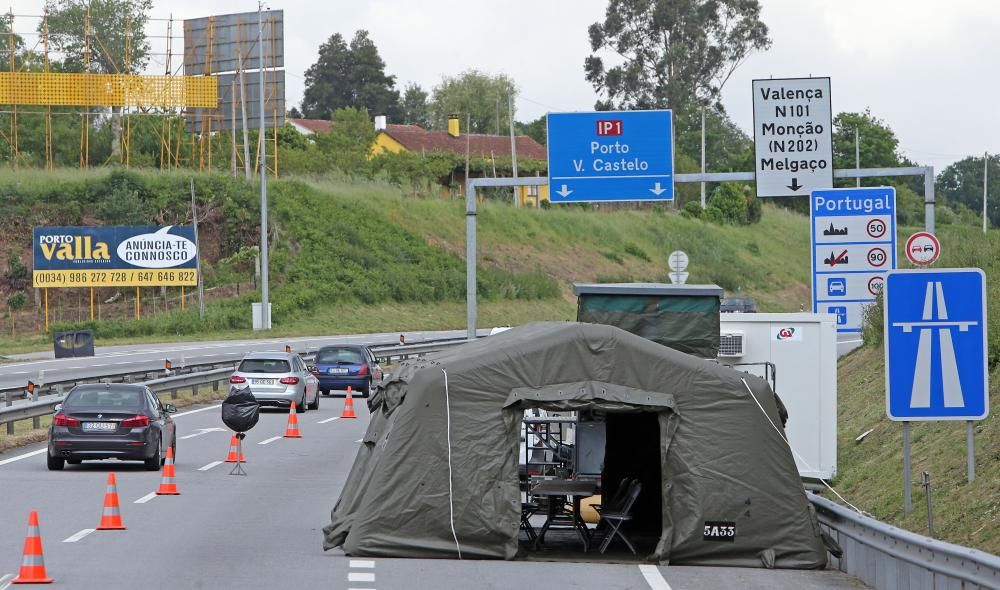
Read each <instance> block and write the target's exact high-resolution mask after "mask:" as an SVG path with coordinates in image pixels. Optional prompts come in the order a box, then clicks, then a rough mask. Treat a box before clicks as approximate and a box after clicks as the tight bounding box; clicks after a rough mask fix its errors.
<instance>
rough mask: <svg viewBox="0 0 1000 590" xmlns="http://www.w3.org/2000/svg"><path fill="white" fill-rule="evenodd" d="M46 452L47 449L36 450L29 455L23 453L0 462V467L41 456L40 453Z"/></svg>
mask: <svg viewBox="0 0 1000 590" xmlns="http://www.w3.org/2000/svg"><path fill="white" fill-rule="evenodd" d="M46 451H48V449H38V450H37V451H31V452H30V453H25V454H23V455H18V456H16V457H11V458H10V459H4V460H3V461H0V465H6V464H8V463H13V462H14V461H20V460H21V459H27V458H28V457H34V456H35V455H41V454H42V453H44V452H46Z"/></svg>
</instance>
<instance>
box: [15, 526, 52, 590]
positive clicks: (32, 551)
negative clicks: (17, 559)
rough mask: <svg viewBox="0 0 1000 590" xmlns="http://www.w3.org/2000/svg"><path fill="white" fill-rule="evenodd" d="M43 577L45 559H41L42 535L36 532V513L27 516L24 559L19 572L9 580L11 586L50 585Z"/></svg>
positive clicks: (45, 577)
mask: <svg viewBox="0 0 1000 590" xmlns="http://www.w3.org/2000/svg"><path fill="white" fill-rule="evenodd" d="M52 582H53V580H52V578H50V577H48V576H46V575H45V558H44V557H42V534H41V533H40V532H39V531H38V511H37V510H32V511H31V514H29V515H28V534H27V535H25V537H24V557H22V558H21V571H20V572H18V574H17V577H16V578H14V579H13V580H11V583H12V584H51V583H52Z"/></svg>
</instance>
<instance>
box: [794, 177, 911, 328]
mask: <svg viewBox="0 0 1000 590" xmlns="http://www.w3.org/2000/svg"><path fill="white" fill-rule="evenodd" d="M809 201H810V206H809V212H810V213H809V216H810V220H811V224H810V225H811V232H812V294H813V312H815V313H830V314H833V315H835V316H837V331H838V332H853V333H858V332H861V325H862V321H863V319H864V317H863V316H864V307H865V306H866V305H870V304H871V303H873V302H874V301H875V297H876V295H877V294H878V293H879V291H881V290H882V285H883V284H884V282H885V275H886V273H887V272H888V271H890V270H892V269H894V268H896V191H895V189H893V188H892V187H879V188H845V189H830V190H821V191H814V192H813V193H812V196H811V197H810V200H809Z"/></svg>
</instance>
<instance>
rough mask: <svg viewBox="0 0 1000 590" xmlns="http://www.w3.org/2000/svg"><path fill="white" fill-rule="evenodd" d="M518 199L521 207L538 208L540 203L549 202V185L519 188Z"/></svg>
mask: <svg viewBox="0 0 1000 590" xmlns="http://www.w3.org/2000/svg"><path fill="white" fill-rule="evenodd" d="M517 189H518V199H520V201H521V206H522V207H538V206H539V203H540V202H541V201H548V200H549V185H547V184H543V185H541V186H519V187H517ZM532 192H534V194H532Z"/></svg>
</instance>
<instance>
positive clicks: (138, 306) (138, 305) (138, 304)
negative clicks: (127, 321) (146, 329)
mask: <svg viewBox="0 0 1000 590" xmlns="http://www.w3.org/2000/svg"><path fill="white" fill-rule="evenodd" d="M139 297H140V294H139V287H136V288H135V319H137V320H138V319H139V317H140V316H139V314H140V311H139V310H140V309H141V308H142V300H141V299H139Z"/></svg>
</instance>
